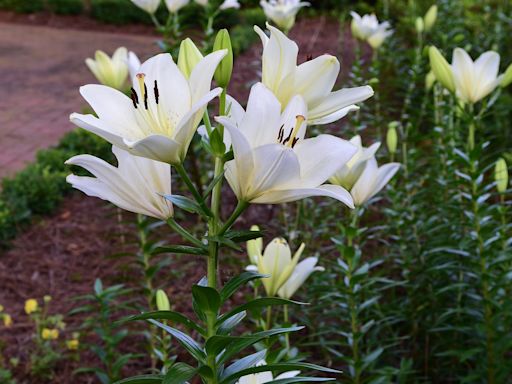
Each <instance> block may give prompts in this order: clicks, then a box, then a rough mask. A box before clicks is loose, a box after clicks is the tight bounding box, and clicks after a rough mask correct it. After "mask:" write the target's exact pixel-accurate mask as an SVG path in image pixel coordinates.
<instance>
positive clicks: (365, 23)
mask: <svg viewBox="0 0 512 384" xmlns="http://www.w3.org/2000/svg"><path fill="white" fill-rule="evenodd" d="M350 14H351V15H352V24H351V28H352V33H353V34H354V36H355V37H356V38H358V39H359V40H363V41H366V42H368V44H370V45H371V46H372V48H373V49H378V48H380V46H381V45H382V43H384V40H386V38H387V37H389V36H391V35H392V34H393V30H391V29H389V28H390V24H389V22H387V21H384V22H382V23H380V24H379V20H378V19H377V16H375V14H371V15H364V16H362V17H361V16H360V15H359V14H358V13H357V12H350Z"/></svg>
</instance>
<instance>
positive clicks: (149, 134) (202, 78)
mask: <svg viewBox="0 0 512 384" xmlns="http://www.w3.org/2000/svg"><path fill="white" fill-rule="evenodd" d="M225 54H226V51H225V50H221V51H216V52H214V53H211V54H209V55H208V56H206V57H204V58H203V59H202V60H201V61H200V62H199V63H198V64H197V65H196V66H195V67H194V70H193V71H192V73H191V74H190V77H189V78H187V77H185V76H184V75H183V73H182V72H181V71H180V70H179V69H178V67H177V66H176V64H174V62H173V60H172V57H171V55H169V54H165V53H163V54H160V55H157V56H154V57H152V58H151V59H149V60H148V61H146V62H145V63H144V64H142V66H141V67H140V70H139V73H138V74H137V75H136V76H135V77H134V78H133V87H132V94H131V98H130V97H127V96H126V95H124V94H123V93H121V92H119V91H117V90H115V89H112V88H109V87H106V86H103V85H86V86H84V87H81V88H80V93H81V94H82V96H83V97H84V98H85V100H86V101H87V102H88V103H89V104H90V105H91V107H92V108H93V109H94V111H95V112H96V114H97V115H98V117H95V116H93V115H82V114H78V113H73V114H72V115H71V117H70V119H71V121H72V122H73V123H75V124H76V125H78V126H79V127H82V128H84V129H86V130H88V131H91V132H93V133H95V134H97V135H98V136H100V137H102V138H104V139H105V140H107V141H109V142H111V143H112V144H114V145H116V146H118V147H120V148H123V149H125V150H127V151H129V152H130V153H132V154H134V155H137V156H143V157H147V158H150V159H153V160H158V161H163V162H166V163H170V164H178V163H181V162H182V161H183V159H184V158H185V155H186V153H187V150H188V147H189V145H190V141H191V140H192V138H193V136H194V133H195V131H196V129H197V126H198V124H199V122H200V121H201V119H202V116H203V113H204V111H205V109H206V105H207V104H208V102H210V101H211V100H212V99H213V98H214V97H216V96H218V95H219V94H220V92H221V88H216V89H214V90H212V91H210V87H211V81H212V77H213V74H214V72H215V69H216V68H217V65H218V64H219V62H220V60H222V58H223V57H224V55H225Z"/></svg>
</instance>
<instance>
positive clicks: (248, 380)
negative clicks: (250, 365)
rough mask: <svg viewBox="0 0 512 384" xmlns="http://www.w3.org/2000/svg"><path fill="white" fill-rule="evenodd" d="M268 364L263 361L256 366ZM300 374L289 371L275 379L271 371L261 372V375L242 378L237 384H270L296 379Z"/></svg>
mask: <svg viewBox="0 0 512 384" xmlns="http://www.w3.org/2000/svg"><path fill="white" fill-rule="evenodd" d="M266 364H267V363H266V362H265V361H263V360H262V361H260V362H259V363H258V364H256V366H262V365H266ZM299 373H300V371H289V372H285V373H281V374H280V375H278V376H276V378H274V376H273V375H272V372H270V371H267V372H259V373H254V374H251V375H247V376H242V377H241V378H240V379H239V380H238V381H237V382H236V384H264V383H270V382H271V381H274V380H281V379H289V378H292V377H295V376H297V375H298V374H299Z"/></svg>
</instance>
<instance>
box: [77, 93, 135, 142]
mask: <svg viewBox="0 0 512 384" xmlns="http://www.w3.org/2000/svg"><path fill="white" fill-rule="evenodd" d="M80 94H81V95H82V97H83V98H84V99H85V101H87V103H89V105H90V106H91V108H92V109H93V110H94V112H96V114H97V115H98V118H99V119H100V120H101V121H102V122H104V126H105V127H106V128H107V129H108V131H109V132H111V133H113V134H116V135H119V136H122V137H128V138H130V139H132V140H135V139H137V138H141V137H143V132H142V131H141V130H140V128H139V126H138V125H137V124H136V120H135V119H134V109H133V104H132V101H131V100H130V98H129V97H127V96H126V95H124V94H123V93H122V92H119V91H118V90H116V89H114V88H110V87H107V86H105V85H99V84H89V85H84V86H83V87H80ZM72 116H74V117H77V116H80V115H77V114H73V115H72Z"/></svg>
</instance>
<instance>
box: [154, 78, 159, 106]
mask: <svg viewBox="0 0 512 384" xmlns="http://www.w3.org/2000/svg"><path fill="white" fill-rule="evenodd" d="M153 91H154V92H155V101H156V103H157V104H158V99H159V97H160V93H159V92H158V84H157V83H156V80H155V88H154V89H153Z"/></svg>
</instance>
